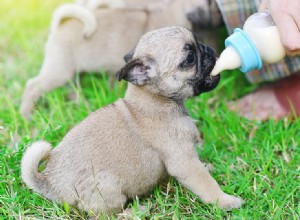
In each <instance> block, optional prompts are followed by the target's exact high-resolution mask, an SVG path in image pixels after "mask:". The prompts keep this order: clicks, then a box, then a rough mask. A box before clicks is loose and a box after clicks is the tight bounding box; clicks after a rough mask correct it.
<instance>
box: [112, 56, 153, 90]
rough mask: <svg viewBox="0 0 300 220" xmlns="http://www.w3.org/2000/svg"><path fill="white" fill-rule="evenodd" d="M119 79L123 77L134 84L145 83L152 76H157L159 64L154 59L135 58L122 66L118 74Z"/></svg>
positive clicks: (140, 84)
mask: <svg viewBox="0 0 300 220" xmlns="http://www.w3.org/2000/svg"><path fill="white" fill-rule="evenodd" d="M116 76H117V78H118V80H119V81H121V80H122V79H124V80H126V81H128V82H130V83H132V84H134V85H139V86H142V85H145V84H147V83H148V82H149V81H150V80H151V78H153V77H155V76H157V64H156V62H155V61H154V60H153V59H149V58H147V59H146V60H141V59H133V60H131V61H129V62H128V63H127V64H126V65H125V66H123V67H122V68H121V70H120V71H119V72H117V74H116Z"/></svg>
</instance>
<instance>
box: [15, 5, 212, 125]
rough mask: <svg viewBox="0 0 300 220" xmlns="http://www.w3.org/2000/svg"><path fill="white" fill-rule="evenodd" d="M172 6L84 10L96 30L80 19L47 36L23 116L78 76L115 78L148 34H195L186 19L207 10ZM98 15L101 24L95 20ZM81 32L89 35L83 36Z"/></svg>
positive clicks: (25, 97)
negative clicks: (172, 30)
mask: <svg viewBox="0 0 300 220" xmlns="http://www.w3.org/2000/svg"><path fill="white" fill-rule="evenodd" d="M132 1H133V0H132ZM167 5H168V6H166V7H163V8H162V9H161V10H159V11H151V12H147V11H145V10H126V9H116V8H107V9H101V10H93V11H85V12H86V14H88V13H90V14H91V13H93V14H92V16H90V17H89V18H90V19H86V21H85V24H90V25H92V27H91V28H87V27H84V26H83V25H82V23H81V22H80V21H79V20H78V19H68V20H66V21H65V22H63V24H61V25H59V26H58V28H54V29H53V31H51V32H50V35H49V37H48V41H47V44H46V48H45V57H44V62H43V65H42V67H41V70H40V73H39V74H38V75H37V76H35V77H33V78H32V79H29V80H28V81H27V82H26V87H25V91H24V93H23V97H22V103H21V108H20V113H21V115H22V116H23V117H25V118H27V119H29V118H30V116H31V113H32V109H33V106H34V103H35V102H36V101H37V100H38V99H39V98H40V96H41V95H42V94H43V93H45V92H48V91H51V90H53V89H55V88H57V87H60V86H63V85H64V84H66V83H67V82H68V81H70V80H71V79H72V78H73V76H74V75H75V73H78V72H79V73H81V72H99V71H100V70H102V71H105V72H107V73H109V74H113V73H115V72H116V71H118V70H119V69H120V68H121V67H122V65H123V60H122V59H121V57H122V56H123V55H124V54H125V53H126V52H127V51H129V50H130V49H131V48H132V47H133V46H134V45H135V44H136V43H137V42H138V40H139V38H140V37H141V36H142V35H143V34H144V33H146V32H147V31H150V30H154V29H157V28H161V27H166V26H173V25H178V26H183V27H186V28H189V29H190V28H191V23H190V21H189V20H188V18H187V15H188V14H190V13H199V10H198V8H199V7H206V6H205V5H206V4H205V3H204V2H203V1H199V0H173V1H172V2H170V3H169V4H167ZM77 7H81V8H83V7H82V6H79V5H77ZM85 10H87V9H85ZM93 16H94V17H95V18H96V24H95V22H93V21H92V20H93ZM95 27H96V28H95ZM85 30H86V31H85ZM82 32H84V33H86V34H84V35H82ZM85 35H86V36H87V37H85ZM89 36H90V37H89Z"/></svg>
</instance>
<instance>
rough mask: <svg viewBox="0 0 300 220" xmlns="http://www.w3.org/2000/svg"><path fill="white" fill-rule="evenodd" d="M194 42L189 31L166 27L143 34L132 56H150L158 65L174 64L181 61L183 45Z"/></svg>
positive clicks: (181, 28)
mask: <svg viewBox="0 0 300 220" xmlns="http://www.w3.org/2000/svg"><path fill="white" fill-rule="evenodd" d="M187 43H189V44H194V43H195V39H194V36H193V34H192V32H191V31H189V30H187V29H186V28H183V27H167V28H161V29H158V30H155V31H151V32H148V33H147V34H145V35H144V36H143V37H142V38H141V39H140V41H139V43H138V44H137V47H136V49H135V53H134V57H139V58H142V57H145V56H148V57H151V58H152V59H155V60H156V62H158V63H161V64H162V65H160V66H164V65H167V66H176V65H174V64H178V63H180V62H181V61H182V56H183V53H184V50H183V49H184V47H185V45H186V44H187Z"/></svg>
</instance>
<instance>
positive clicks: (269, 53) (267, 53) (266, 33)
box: [244, 26, 285, 63]
mask: <svg viewBox="0 0 300 220" xmlns="http://www.w3.org/2000/svg"><path fill="white" fill-rule="evenodd" d="M244 31H245V32H246V33H247V34H248V36H249V37H250V38H251V40H252V41H253V42H254V44H255V46H256V48H257V50H258V52H259V54H260V56H261V59H262V61H263V62H264V63H276V62H278V61H279V60H281V59H282V58H283V57H284V56H285V49H284V47H283V46H282V44H281V41H280V35H279V32H278V28H277V27H276V26H270V27H264V28H261V27H251V26H247V27H245V29H244Z"/></svg>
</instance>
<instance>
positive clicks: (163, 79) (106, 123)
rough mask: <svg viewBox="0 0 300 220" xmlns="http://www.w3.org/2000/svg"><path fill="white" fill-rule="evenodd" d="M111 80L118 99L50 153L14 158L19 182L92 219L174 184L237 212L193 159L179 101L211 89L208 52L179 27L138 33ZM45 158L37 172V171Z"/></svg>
mask: <svg viewBox="0 0 300 220" xmlns="http://www.w3.org/2000/svg"><path fill="white" fill-rule="evenodd" d="M126 60H127V63H126V65H125V66H123V67H122V68H121V70H120V71H119V72H118V73H117V77H118V79H119V80H126V81H128V82H129V84H128V89H127V92H126V95H125V98H123V99H119V100H118V101H116V102H115V103H112V104H110V105H108V106H106V107H104V108H101V109H99V110H97V111H95V112H94V113H92V114H91V115H90V116H88V117H87V118H86V119H85V120H83V121H82V122H81V123H80V124H78V125H77V126H75V127H74V128H73V129H72V130H71V131H70V132H69V133H68V134H67V135H66V136H65V138H64V139H63V140H62V142H61V143H60V144H59V145H58V146H57V147H55V148H54V149H52V147H51V145H50V144H49V143H47V142H44V141H40V142H37V143H34V144H33V145H32V146H31V147H29V148H28V149H27V151H26V153H25V154H24V156H23V158H22V165H21V169H22V178H23V180H24V182H25V183H26V184H27V185H28V186H29V187H30V188H31V189H33V190H34V191H35V192H38V193H40V194H42V195H43V196H45V197H46V198H48V199H51V200H54V201H59V202H67V203H69V204H71V205H74V206H77V207H79V208H80V209H83V210H85V211H92V212H93V213H96V214H97V213H103V212H106V213H112V212H120V211H121V210H122V209H123V207H124V205H125V203H126V201H127V200H128V199H130V198H135V197H136V196H141V195H144V194H145V193H147V192H149V191H151V190H152V189H153V188H154V187H155V186H156V185H157V184H159V183H160V181H161V180H163V179H165V178H166V177H167V176H169V175H170V176H173V177H175V178H176V179H177V180H178V181H179V182H180V183H181V184H183V185H184V186H185V187H187V188H188V189H190V190H191V191H192V192H194V193H195V194H196V195H197V196H199V198H200V199H201V200H202V201H203V202H205V203H216V204H217V205H218V206H220V207H222V208H224V209H232V208H239V207H240V206H241V205H242V204H243V200H242V199H240V198H237V197H235V196H232V195H228V194H226V193H224V192H223V191H222V190H221V189H220V187H219V185H218V184H217V182H216V181H215V180H214V179H213V178H212V177H211V176H210V174H209V173H208V171H207V170H206V168H205V167H204V165H203V164H202V163H201V161H200V160H199V159H198V155H197V152H196V149H195V145H196V144H198V143H199V142H200V136H199V131H198V129H197V127H196V125H195V123H194V121H193V119H192V118H190V117H189V115H188V113H187V110H186V109H185V107H184V104H183V103H184V101H185V100H186V99H188V98H190V97H193V96H197V95H200V94H201V93H203V92H208V91H210V90H212V89H213V88H215V87H216V86H217V84H218V82H219V76H210V72H211V70H212V68H213V66H214V64H215V55H214V52H213V50H212V49H210V48H209V47H206V46H204V45H202V44H200V43H198V42H197V40H196V39H195V37H194V35H193V34H192V32H190V31H189V30H187V29H185V28H183V27H167V28H162V29H158V30H155V31H151V32H149V33H147V34H145V35H144V36H143V37H142V38H141V40H140V41H139V43H138V44H137V46H136V47H135V49H134V50H133V51H132V52H131V53H130V54H128V55H127V56H126ZM43 158H44V159H47V160H48V162H47V166H46V169H45V170H44V171H43V172H39V171H38V164H39V162H40V161H41V160H42V159H43Z"/></svg>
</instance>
